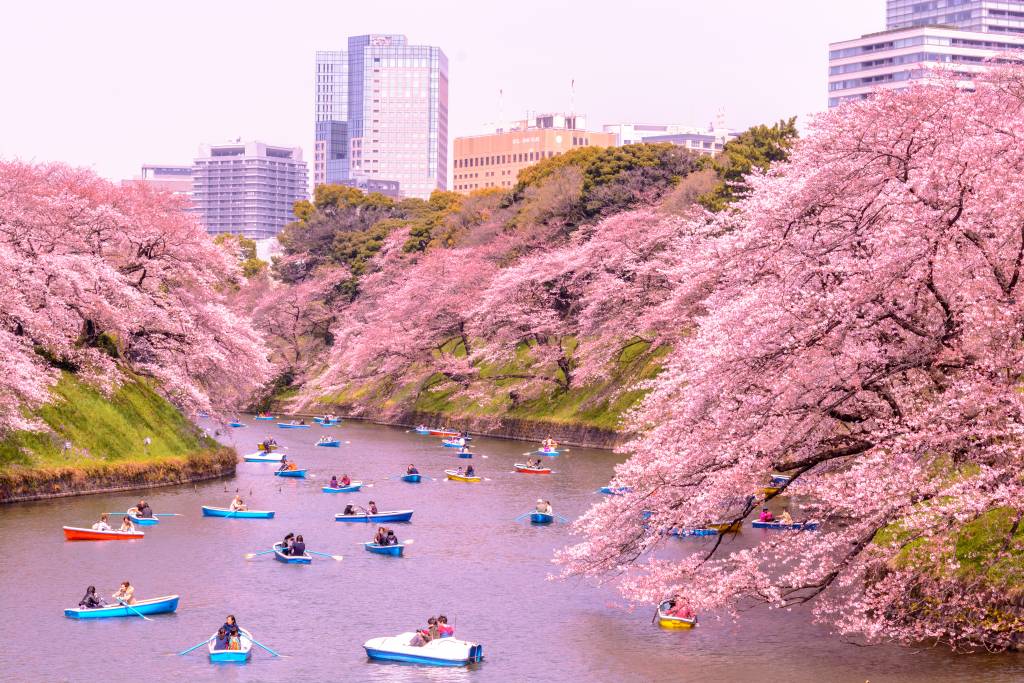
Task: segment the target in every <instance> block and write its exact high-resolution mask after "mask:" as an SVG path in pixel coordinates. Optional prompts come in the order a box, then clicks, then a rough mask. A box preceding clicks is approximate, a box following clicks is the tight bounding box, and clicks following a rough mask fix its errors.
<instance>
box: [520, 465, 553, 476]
mask: <svg viewBox="0 0 1024 683" xmlns="http://www.w3.org/2000/svg"><path fill="white" fill-rule="evenodd" d="M515 468H516V472H522V473H523V474H551V468H550V467H530V466H529V465H524V464H523V463H520V462H517V463H516V464H515Z"/></svg>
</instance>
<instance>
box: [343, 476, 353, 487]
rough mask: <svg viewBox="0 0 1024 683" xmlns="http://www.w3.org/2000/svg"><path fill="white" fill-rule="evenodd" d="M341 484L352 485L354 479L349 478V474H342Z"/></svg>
mask: <svg viewBox="0 0 1024 683" xmlns="http://www.w3.org/2000/svg"><path fill="white" fill-rule="evenodd" d="M341 485H342V486H351V485H352V480H351V479H349V478H348V475H347V474H343V475H341Z"/></svg>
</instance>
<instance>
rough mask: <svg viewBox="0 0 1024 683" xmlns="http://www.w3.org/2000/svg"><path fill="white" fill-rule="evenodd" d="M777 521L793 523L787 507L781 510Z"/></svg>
mask: <svg viewBox="0 0 1024 683" xmlns="http://www.w3.org/2000/svg"><path fill="white" fill-rule="evenodd" d="M779 521H780V522H782V523H783V524H792V523H793V516H792V515H791V514H789V508H786V509H784V510H783V511H782V515H781V516H780V517H779Z"/></svg>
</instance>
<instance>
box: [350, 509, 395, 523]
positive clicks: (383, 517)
mask: <svg viewBox="0 0 1024 683" xmlns="http://www.w3.org/2000/svg"><path fill="white" fill-rule="evenodd" d="M412 513H413V511H412V510H390V511H388V512H378V513H377V514H375V515H371V514H369V513H364V514H356V515H341V514H338V515H334V521H335V522H408V521H409V520H411V519H412Z"/></svg>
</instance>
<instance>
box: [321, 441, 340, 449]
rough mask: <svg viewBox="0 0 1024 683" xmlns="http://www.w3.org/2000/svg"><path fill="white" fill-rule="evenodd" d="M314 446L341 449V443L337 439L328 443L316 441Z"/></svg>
mask: <svg viewBox="0 0 1024 683" xmlns="http://www.w3.org/2000/svg"><path fill="white" fill-rule="evenodd" d="M316 445H317V446H319V447H320V448H341V441H338V440H337V439H331V440H330V441H317V442H316Z"/></svg>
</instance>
